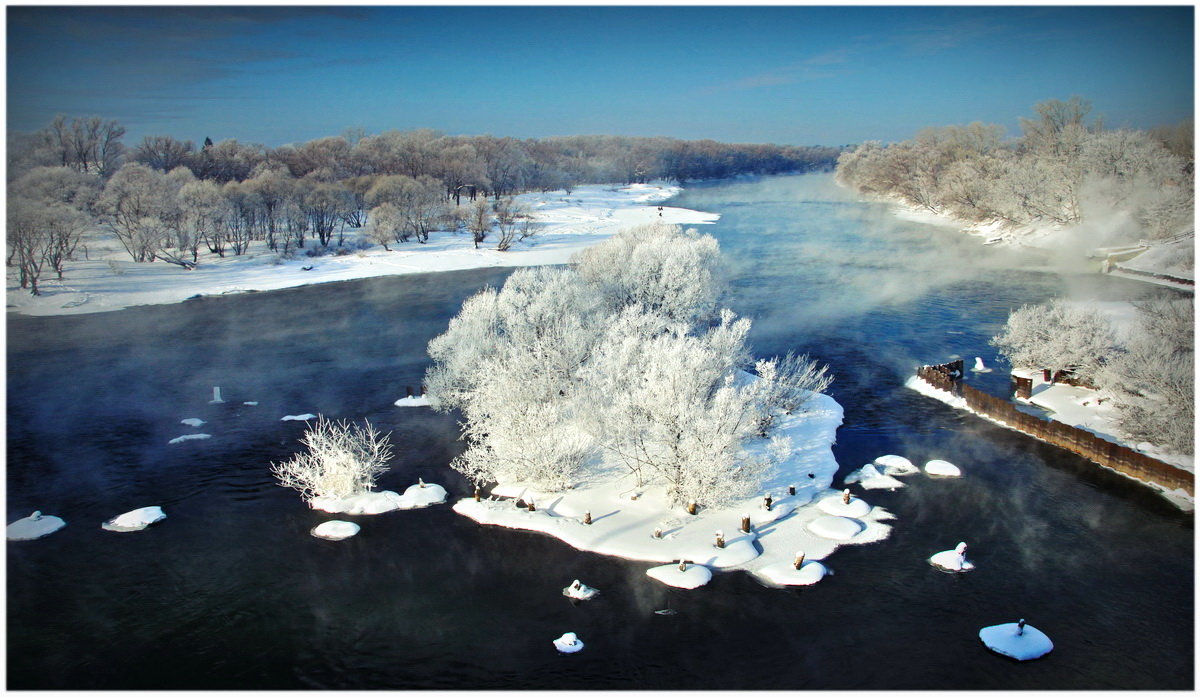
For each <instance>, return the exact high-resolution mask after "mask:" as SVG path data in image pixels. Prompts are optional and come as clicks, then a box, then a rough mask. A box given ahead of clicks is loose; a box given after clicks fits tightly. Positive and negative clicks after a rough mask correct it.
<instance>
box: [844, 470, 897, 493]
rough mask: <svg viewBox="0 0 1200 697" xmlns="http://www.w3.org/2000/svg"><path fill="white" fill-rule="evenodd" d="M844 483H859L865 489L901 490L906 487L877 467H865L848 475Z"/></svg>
mask: <svg viewBox="0 0 1200 697" xmlns="http://www.w3.org/2000/svg"><path fill="white" fill-rule="evenodd" d="M842 481H843V482H844V483H846V484H854V483H855V482H858V485H859V486H861V487H862V488H864V489H899V488H901V487H903V486H904V482H902V481H900V480H899V479H896V478H895V477H893V476H890V475H887V474H884V473H882V472H880V471H879V469H878V468H876V467H875V465H863V466H862V467H860V468H858V469H856V470H854V471H853V472H851V473H850V474H847V475H846V478H845V479H843V480H842Z"/></svg>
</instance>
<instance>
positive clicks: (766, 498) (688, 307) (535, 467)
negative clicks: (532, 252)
mask: <svg viewBox="0 0 1200 697" xmlns="http://www.w3.org/2000/svg"><path fill="white" fill-rule="evenodd" d="M719 263H720V252H719V249H718V245H717V242H716V240H715V239H713V238H712V237H710V236H707V235H700V234H697V233H696V232H695V231H691V230H688V231H685V230H682V229H680V228H679V227H677V226H670V225H653V226H641V227H637V228H631V229H628V230H625V231H622V232H621V233H620V234H618V235H617V236H615V237H613V238H612V239H610V240H608V241H606V242H604V243H602V244H600V245H597V246H595V247H591V248H589V249H587V250H585V251H583V252H581V253H580V254H578V255H577V256H576V257H575V258H574V259H573V263H572V265H571V266H570V267H566V268H556V269H525V270H520V271H517V272H516V273H514V274H513V275H512V276H510V277H509V278H508V280H507V281H506V282H505V284H504V286H503V287H502V288H500V289H499V290H496V289H490V288H489V289H486V290H484V291H481V292H480V293H478V294H477V295H475V296H473V297H471V298H469V299H468V300H467V301H466V302H464V303H463V307H462V310H461V312H460V313H459V314H458V316H457V317H455V318H453V319H452V320H451V321H450V323H449V328H448V330H447V331H446V333H444V334H442V335H441V336H438V337H436V338H434V339H433V340H432V341H431V342H430V344H429V354H430V357H431V358H432V359H433V361H434V363H433V366H432V367H431V368H430V369H429V372H428V373H427V374H426V377H425V386H426V387H427V390H428V393H427V397H428V399H429V401H430V405H431V406H432V407H433V408H435V409H438V410H440V411H450V410H456V411H458V412H460V413H461V414H462V415H463V421H462V423H463V427H464V440H465V441H466V442H467V449H466V451H465V452H464V453H463V454H462V455H460V456H458V457H457V458H455V459H454V461H453V462H451V466H452V467H453V468H454V469H455V470H457V471H459V472H460V473H462V474H463V475H465V476H466V477H468V478H469V479H470V480H472V481H473V482H474V483H475V484H476V486H477V487H478V489H477V493H476V494H475V495H474V496H472V497H470V498H466V499H463V500H460V501H458V502H457V503H455V504H454V510H455V511H457V512H459V513H461V514H463V515H466V516H469V517H471V518H473V519H474V520H477V521H479V522H481V523H484V524H489V525H498V526H503V527H509V528H517V529H524V530H532V531H537V532H542V533H546V534H549V535H553V536H555V537H557V538H559V539H561V540H563V541H565V542H567V543H568V544H570V545H572V546H574V547H577V548H579V549H583V550H587V551H592V552H596V553H600V554H608V555H614V556H619V557H623V558H627V559H636V560H641V561H648V562H657V563H661V562H670V563H671V564H667V565H663V566H661V567H656V568H654V569H649V570H648V571H647V573H648V575H650V576H651V577H653V578H656V579H658V580H660V581H662V582H663V583H668V584H670V585H675V586H678V587H682V588H694V587H697V586H699V585H703V584H704V583H707V581H708V579H709V578H710V574H711V570H722V569H744V570H748V571H751V572H752V573H755V574H756V576H757V577H758V578H760V579H761V580H763V581H764V582H765V583H768V584H772V585H806V584H810V583H813V582H815V581H817V580H819V579H820V578H821V577H822V576H823V575H824V573H825V569H824V567H823V565H820V564H819V563H817V562H816V560H819V559H824V558H826V557H827V556H828V555H829V554H830V553H832V552H833V551H834V550H835V549H836V548H837V547H838V546H839V545H841V544H855V543H867V542H874V541H877V540H881V539H883V538H884V537H886V536H887V535H888V532H889V530H890V526H889V525H887V524H886V523H885V522H884V521H887V520H889V519H891V517H892V516H891V515H890V514H889V513H888V512H887V511H885V510H883V509H881V508H876V507H872V506H871V505H870V504H869V503H867V502H864V501H860V500H858V499H853V498H852V497H849V495H848V493H847V494H846V495H845V496H843V495H842V494H839V493H838V492H835V491H833V490H831V489H830V488H829V487H830V485H831V484H832V480H833V476H834V474H835V473H836V471H837V468H838V465H837V462H836V461H835V460H834V457H833V455H832V452H831V450H830V446H831V445H832V443H833V442H834V439H835V432H836V430H837V428H838V426H839V425H840V424H841V422H842V408H841V406H840V405H838V404H837V403H836V402H835V401H834V400H833V399H832V398H831V397H828V396H826V395H823V394H820V392H821V391H823V390H824V389H825V388H826V387H827V386H828V384H829V382H830V378H829V376H828V374H827V368H826V367H824V366H819V365H818V364H817V363H816V361H813V360H811V359H809V358H808V357H807V356H795V355H793V354H788V355H787V356H785V357H775V358H770V359H758V360H754V359H753V358H752V357H751V356H750V354H749V349H748V347H747V345H746V334H747V332H748V331H749V329H750V321H749V320H748V319H739V318H737V317H736V316H735V315H734V314H733V312H731V311H729V310H727V309H721V308H720V305H719V301H720V299H721V297H722V286H721V283H720V282H719V279H720V278H721V274H720V273H719ZM750 371H753V372H750ZM489 485H493V486H491V489H490V492H489V493H488V494H484V493H483V490H485V489H488V487H489ZM831 497H832V498H835V499H837V500H836V501H833V502H829V501H826V499H829V498H831ZM846 499H849V500H846ZM806 562H807V563H806ZM673 564H674V565H673ZM679 567H682V568H679Z"/></svg>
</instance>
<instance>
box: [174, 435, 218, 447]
mask: <svg viewBox="0 0 1200 697" xmlns="http://www.w3.org/2000/svg"><path fill="white" fill-rule="evenodd" d="M206 438H212V436H210V435H209V434H207V433H189V434H187V435H186V436H179V437H178V438H172V439H171V440H169V441H167V445H175V444H176V443H182V442H184V441H185V440H205V439H206Z"/></svg>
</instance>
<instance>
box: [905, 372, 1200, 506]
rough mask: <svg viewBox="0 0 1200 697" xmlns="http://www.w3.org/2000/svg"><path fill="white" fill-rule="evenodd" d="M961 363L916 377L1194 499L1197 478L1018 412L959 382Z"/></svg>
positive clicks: (979, 409)
mask: <svg viewBox="0 0 1200 697" xmlns="http://www.w3.org/2000/svg"><path fill="white" fill-rule="evenodd" d="M962 369H963V362H962V361H961V360H959V361H954V362H952V363H943V364H941V365H927V366H921V367H920V368H918V369H917V377H919V378H921V379H922V380H924V381H925V382H927V383H929V384H930V385H931V386H933V387H935V388H937V389H939V390H945V391H947V392H950V393H951V394H954V395H957V396H960V397H962V398H963V400H964V401H966V403H967V408H969V409H970V410H971V411H973V412H975V413H976V414H979V415H980V416H985V417H987V418H989V419H992V420H994V421H998V422H1000V423H1002V424H1004V425H1006V426H1008V427H1010V428H1012V429H1015V430H1017V431H1020V432H1021V433H1024V434H1026V435H1029V436H1033V437H1034V438H1037V439H1038V440H1041V441H1045V442H1046V443H1049V444H1051V445H1054V446H1057V447H1059V448H1062V449H1064V450H1069V451H1071V452H1073V453H1076V454H1077V455H1081V456H1083V457H1085V458H1087V459H1088V460H1091V461H1092V462H1095V463H1096V464H1098V465H1100V466H1102V467H1107V468H1108V469H1111V470H1113V471H1115V472H1120V473H1121V474H1124V475H1127V476H1130V477H1133V478H1135V479H1139V480H1141V481H1143V482H1148V483H1151V484H1155V485H1157V486H1161V487H1163V488H1165V489H1166V490H1168V491H1173V490H1175V489H1182V490H1184V491H1185V492H1187V494H1188V496H1194V492H1195V485H1196V477H1195V475H1193V474H1192V473H1191V472H1188V471H1186V470H1181V469H1179V468H1178V467H1175V466H1173V465H1169V464H1167V463H1165V462H1163V461H1162V460H1156V459H1155V458H1152V457H1150V456H1149V455H1146V454H1145V453H1139V452H1138V451H1136V450H1133V449H1131V448H1127V447H1125V446H1123V445H1119V444H1117V443H1113V442H1111V441H1107V440H1104V439H1103V438H1100V437H1098V436H1096V434H1094V433H1092V432H1090V431H1085V430H1083V429H1081V428H1076V427H1074V426H1070V425H1068V424H1065V423H1062V422H1061V421H1047V420H1045V419H1040V418H1038V417H1036V416H1034V415H1033V414H1026V413H1025V412H1023V411H1020V410H1018V409H1017V406H1016V405H1015V404H1013V403H1012V402H1010V401H1008V400H1005V399H1000V398H999V397H993V396H992V395H990V394H988V393H986V392H983V391H981V390H977V389H975V388H974V387H971V386H970V385H964V384H963V383H962V375H963V372H962Z"/></svg>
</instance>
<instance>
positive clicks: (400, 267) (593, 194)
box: [7, 184, 718, 315]
mask: <svg viewBox="0 0 1200 697" xmlns="http://www.w3.org/2000/svg"><path fill="white" fill-rule="evenodd" d="M679 191H680V189H679V187H677V186H669V185H666V184H633V185H630V186H613V185H589V186H580V187H578V188H576V189H574V190H573V191H572V192H571V193H570V194H565V193H564V192H562V191H556V192H549V193H531V194H522V195H520V196H517V197H516V198H517V200H518V201H520V202H521V203H522V204H524V205H525V206H527V207H528V208H529V210H530V211H531V212H532V215H533V222H534V227H535V228H536V230H537V234H536V235H534V236H533V237H531V238H529V239H526V240H524V241H522V242H518V243H516V244H515V245H514V247H513V248H512V249H510V250H509V251H506V252H498V251H496V249H495V246H496V238H495V233H493V234H491V235H489V236H488V238H487V239H485V240H484V242H483V244H482V246H481V248H480V249H475V248H474V244H473V243H472V241H471V235H470V234H467V233H461V234H456V233H452V232H434V233H432V234H431V235H430V237H429V242H428V243H426V244H418V243H417V242H415V241H411V240H410V241H409V242H405V243H402V244H401V243H395V244H390V245H389V246H390V247H391V248H392V251H390V252H389V251H385V250H384V249H383V248H382V247H379V246H373V247H369V248H368V249H365V250H362V251H356V252H351V253H349V254H346V255H344V256H334V255H327V256H322V257H307V256H304V254H303V253H301V254H299V255H297V256H296V257H295V258H293V259H290V260H281V259H280V258H279V256H278V255H277V254H275V253H273V252H271V251H270V250H268V249H267V248H266V246H265V244H264V243H261V242H256V243H254V245H252V246H251V249H250V252H249V253H247V254H245V255H242V256H226V257H225V258H223V259H222V258H220V257H217V256H216V255H213V254H209V253H207V250H205V253H204V254H203V255H201V257H200V264H199V266H197V267H196V269H194V270H192V271H187V270H184V269H183V268H182V267H179V266H176V265H172V264H167V263H165V262H153V263H142V264H139V263H135V262H133V261H131V260H130V258H129V255H128V254H127V253H126V252H125V251H124V250H123V249H122V248H121V246H120V244H119V243H118V242H117V240H116V239H115V238H114V237H113V236H112V235H111V233H107V232H102V231H96V232H94V233H93V234H91V235H90V236H89V237H88V238H87V239H86V240H85V241H84V245H83V246H85V247H86V248H87V260H85V261H72V262H68V263H67V267H66V273H65V275H64V279H63V281H62V282H59V281H57V280H53V274H47V277H46V278H45V279H44V280H43V282H42V283H41V290H42V295H41V296H37V297H34V296H32V295H30V294H29V293H28V292H27V291H22V290H21V289H20V288H18V287H17V285H16V281H15V279H16V276H15V273H14V272H13V271H12V270H10V273H9V275H8V281H7V287H8V309H9V311H13V312H19V313H22V314H28V315H66V314H82V313H89V312H106V311H109V310H119V309H121V308H125V307H131V306H134V305H159V304H169V303H177V302H181V301H183V300H186V299H188V298H190V297H193V296H197V295H222V294H227V293H241V292H246V291H254V290H260V291H261V290H278V289H281V288H291V287H295V286H303V285H309V284H314V283H328V282H330V281H346V280H351V279H356V278H368V277H372V276H390V275H398V274H410V273H426V272H431V271H455V270H461V269H474V268H481V267H492V266H506V267H507V266H537V265H542V264H562V263H566V262H567V260H568V259H570V257H571V255H572V254H574V253H575V252H577V251H579V250H580V249H583V248H584V247H588V246H591V245H593V244H596V243H598V242H602V241H604V240H605V239H607V238H609V237H611V236H612V235H613V234H615V233H616V232H618V231H620V230H622V229H624V228H628V227H633V226H635V225H643V224H646V223H652V222H659V221H661V222H666V223H673V224H680V225H694V224H699V223H711V222H714V221H715V220H716V219H717V217H718V216H717V215H716V214H713V213H701V212H697V211H692V210H687V209H684V208H671V207H664V208H663V210H662V215H661V216H660V215H659V211H658V207H657V203H658V202H660V201H664V200H666V199H668V198H670V197H672V196H674V195H675V194H676V193H678V192H679ZM346 236H347V246H350V243H352V242H357V241H358V240H359V239H360V238H361V231H359V230H351V231H348V232H347V235H346ZM79 255H80V256H83V252H82V250H81V252H80V254H79ZM308 267H311V269H309V270H305V269H306V268H308Z"/></svg>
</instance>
